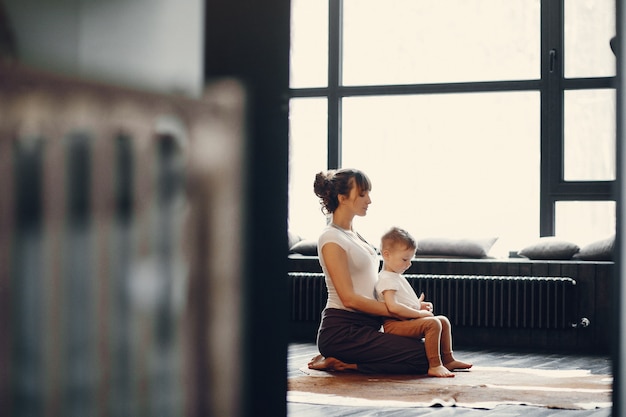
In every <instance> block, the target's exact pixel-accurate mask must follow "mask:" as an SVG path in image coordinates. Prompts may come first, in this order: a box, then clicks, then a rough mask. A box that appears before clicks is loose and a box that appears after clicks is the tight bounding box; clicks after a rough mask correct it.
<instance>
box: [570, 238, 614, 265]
mask: <svg viewBox="0 0 626 417" xmlns="http://www.w3.org/2000/svg"><path fill="white" fill-rule="evenodd" d="M614 248H615V235H613V236H610V237H607V238H606V239H601V240H597V241H595V242H591V243H590V244H588V245H585V246H583V247H582V248H580V251H579V252H578V253H577V254H576V255H574V258H576V259H582V260H584V261H612V260H613V250H614Z"/></svg>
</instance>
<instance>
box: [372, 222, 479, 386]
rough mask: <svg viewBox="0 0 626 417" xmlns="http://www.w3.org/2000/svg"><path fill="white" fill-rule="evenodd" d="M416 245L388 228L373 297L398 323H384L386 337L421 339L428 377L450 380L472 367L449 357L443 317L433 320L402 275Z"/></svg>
mask: <svg viewBox="0 0 626 417" xmlns="http://www.w3.org/2000/svg"><path fill="white" fill-rule="evenodd" d="M416 249H417V243H416V242H415V239H413V237H412V236H411V235H410V234H409V233H408V232H407V231H405V230H403V229H400V228H398V227H393V228H391V229H390V230H389V231H388V232H387V233H385V234H384V235H383V237H382V239H381V247H380V250H381V255H382V257H383V267H382V270H381V271H380V273H379V274H378V283H377V284H376V297H377V298H378V299H379V300H380V301H384V302H385V304H386V305H387V309H388V310H389V312H390V313H392V314H394V315H395V316H396V317H399V318H401V319H397V320H396V319H387V320H385V322H384V324H383V328H384V330H385V333H391V334H396V335H399V336H406V337H415V338H420V339H421V338H422V337H423V338H424V344H425V348H426V356H427V357H428V363H429V368H428V375H430V376H435V377H453V376H454V374H453V373H452V372H451V371H452V370H454V369H469V368H471V367H472V364H470V363H465V362H461V361H458V360H456V359H455V358H454V355H453V354H452V331H451V325H450V321H449V320H448V318H447V317H445V316H441V315H440V316H435V315H434V314H433V305H432V303H430V302H424V294H423V293H422V294H421V295H420V296H419V298H418V297H417V294H415V291H414V290H413V287H411V284H409V282H408V281H407V280H406V278H404V277H403V276H402V275H401V274H402V273H403V272H404V271H406V270H407V269H408V268H409V266H411V259H413V257H414V256H415V250H416Z"/></svg>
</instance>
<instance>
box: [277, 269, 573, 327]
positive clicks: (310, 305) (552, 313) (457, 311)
mask: <svg viewBox="0 0 626 417" xmlns="http://www.w3.org/2000/svg"><path fill="white" fill-rule="evenodd" d="M405 277H406V278H407V279H408V280H409V282H410V283H411V286H412V287H413V288H414V289H415V291H416V293H418V294H419V293H421V292H423V293H424V294H425V295H426V299H427V300H429V301H432V302H433V304H434V305H435V312H436V313H437V314H443V315H445V316H447V317H448V318H449V319H450V321H451V323H452V324H453V325H454V326H464V327H489V328H526V329H563V328H570V327H571V323H572V317H573V308H574V306H575V305H576V300H575V297H576V292H575V286H576V281H575V280H573V279H571V278H567V277H533V276H478V275H434V274H433V275H430V274H407V275H405ZM289 278H290V279H289V287H290V292H291V297H292V298H291V300H292V302H291V319H292V320H296V321H311V320H319V317H320V312H321V310H322V309H323V308H324V305H325V302H326V297H327V291H326V286H325V283H324V275H323V274H321V273H305V272H291V273H289Z"/></svg>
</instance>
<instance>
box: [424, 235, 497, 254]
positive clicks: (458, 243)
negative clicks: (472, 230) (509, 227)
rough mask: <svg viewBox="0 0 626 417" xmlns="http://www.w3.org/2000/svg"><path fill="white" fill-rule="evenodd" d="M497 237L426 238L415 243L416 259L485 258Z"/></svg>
mask: <svg viewBox="0 0 626 417" xmlns="http://www.w3.org/2000/svg"><path fill="white" fill-rule="evenodd" d="M496 240H498V238H497V237H488V238H478V239H472V238H448V237H428V238H424V239H420V240H418V241H417V250H416V251H415V256H416V257H448V256H449V257H460V258H485V257H487V254H488V253H489V251H490V250H491V247H492V246H493V244H494V243H496Z"/></svg>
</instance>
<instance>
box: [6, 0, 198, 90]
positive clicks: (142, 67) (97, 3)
mask: <svg viewBox="0 0 626 417" xmlns="http://www.w3.org/2000/svg"><path fill="white" fill-rule="evenodd" d="M5 6H6V9H7V12H8V14H9V18H10V19H11V24H12V25H13V28H14V30H15V38H16V40H17V48H18V54H19V57H20V60H21V61H22V62H23V63H25V64H27V65H30V66H33V67H37V68H41V69H45V70H50V71H55V72H61V73H65V74H69V75H76V76H81V77H85V78H91V79H97V80H103V81H107V82H112V83H115V84H120V85H125V86H131V87H135V88H140V89H148V90H152V91H158V92H166V93H170V92H175V93H182V94H185V95H188V96H192V97H197V96H200V94H201V91H202V79H203V74H202V72H203V38H204V27H203V20H204V2H203V1H202V0H130V1H129V0H106V1H105V0H55V1H52V2H50V1H44V0H5Z"/></svg>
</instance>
